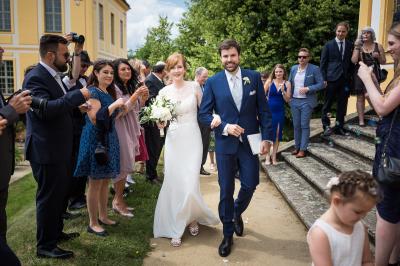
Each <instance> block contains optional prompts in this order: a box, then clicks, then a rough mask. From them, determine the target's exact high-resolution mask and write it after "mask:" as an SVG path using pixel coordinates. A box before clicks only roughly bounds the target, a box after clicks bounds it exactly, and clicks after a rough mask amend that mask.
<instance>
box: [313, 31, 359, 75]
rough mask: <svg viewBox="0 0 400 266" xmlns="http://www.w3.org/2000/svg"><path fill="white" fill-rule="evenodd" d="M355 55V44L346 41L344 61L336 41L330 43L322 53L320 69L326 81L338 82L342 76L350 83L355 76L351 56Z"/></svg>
mask: <svg viewBox="0 0 400 266" xmlns="http://www.w3.org/2000/svg"><path fill="white" fill-rule="evenodd" d="M352 54H353V43H352V42H351V41H349V40H345V49H344V55H343V59H342V56H341V54H340V52H339V46H338V45H337V42H336V39H333V40H330V41H328V42H327V43H326V44H325V46H324V48H323V49H322V53H321V61H320V67H321V72H322V77H323V78H324V81H336V80H338V79H339V78H340V77H341V76H342V74H343V76H344V78H345V79H346V82H348V81H349V79H350V77H351V75H352V74H353V63H352V62H351V55H352Z"/></svg>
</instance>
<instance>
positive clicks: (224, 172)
mask: <svg viewBox="0 0 400 266" xmlns="http://www.w3.org/2000/svg"><path fill="white" fill-rule="evenodd" d="M216 155H217V164H218V183H219V186H220V202H219V205H218V212H219V218H220V220H221V222H222V224H223V233H224V236H225V237H230V236H232V235H233V231H234V229H233V228H234V222H233V219H234V218H235V217H239V216H240V215H241V214H242V213H243V212H244V211H245V210H246V209H247V207H248V206H249V204H250V201H251V198H252V196H253V193H254V191H255V189H256V187H257V185H258V184H259V182H260V176H259V161H258V156H257V155H253V154H252V152H251V150H250V146H249V144H248V143H247V142H246V143H240V144H239V147H238V151H237V152H236V154H222V153H217V154H216ZM238 168H239V179H240V190H239V194H238V197H237V199H236V200H234V199H233V194H234V192H235V174H236V172H237V169H238Z"/></svg>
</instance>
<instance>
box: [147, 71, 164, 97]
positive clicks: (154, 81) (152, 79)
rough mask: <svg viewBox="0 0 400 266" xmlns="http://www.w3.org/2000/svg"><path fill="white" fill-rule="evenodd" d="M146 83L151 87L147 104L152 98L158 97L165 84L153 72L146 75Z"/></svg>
mask: <svg viewBox="0 0 400 266" xmlns="http://www.w3.org/2000/svg"><path fill="white" fill-rule="evenodd" d="M144 83H145V84H146V86H147V88H148V89H149V99H148V100H147V101H146V105H149V104H150V102H151V100H152V99H154V98H155V97H157V95H158V92H159V91H160V90H161V89H162V88H164V87H165V84H164V83H163V82H161V81H160V80H159V79H158V78H157V77H156V75H155V74H154V73H153V72H152V73H150V75H148V76H147V77H146V79H145V81H144Z"/></svg>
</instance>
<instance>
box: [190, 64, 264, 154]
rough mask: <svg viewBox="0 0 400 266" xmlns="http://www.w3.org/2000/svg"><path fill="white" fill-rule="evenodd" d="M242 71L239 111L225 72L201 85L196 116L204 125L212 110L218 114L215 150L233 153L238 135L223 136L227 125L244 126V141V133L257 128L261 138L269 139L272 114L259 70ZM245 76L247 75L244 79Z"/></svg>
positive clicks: (255, 131) (245, 137) (210, 119)
mask: <svg viewBox="0 0 400 266" xmlns="http://www.w3.org/2000/svg"><path fill="white" fill-rule="evenodd" d="M241 72H242V84H243V97H242V104H241V108H240V110H238V109H237V107H236V104H235V102H234V100H233V97H232V94H231V91H230V89H229V84H228V80H227V78H226V75H225V71H221V72H218V73H217V74H215V75H214V76H212V77H211V78H209V79H208V80H207V82H206V84H205V87H204V93H203V98H202V101H201V104H200V109H199V114H198V118H199V121H200V122H201V123H203V124H204V125H210V124H211V121H212V119H213V116H212V114H213V112H214V111H215V113H216V114H218V115H219V116H220V117H221V121H222V123H221V124H220V125H219V126H218V127H217V128H215V140H216V141H215V149H216V152H217V153H223V154H235V153H236V152H237V149H238V146H239V141H240V140H239V138H237V137H234V136H231V135H228V136H225V135H222V132H223V130H224V128H225V126H226V124H237V125H239V126H241V127H242V128H244V134H243V135H242V141H243V143H248V140H247V135H250V134H255V133H259V132H260V131H261V137H262V140H270V141H272V116H271V112H270V110H269V107H268V103H267V101H266V100H265V92H264V89H263V85H262V82H261V77H260V73H258V72H256V71H253V70H247V69H241ZM245 78H248V79H247V80H248V81H247V82H246V81H245V80H246V79H245ZM249 149H250V148H249Z"/></svg>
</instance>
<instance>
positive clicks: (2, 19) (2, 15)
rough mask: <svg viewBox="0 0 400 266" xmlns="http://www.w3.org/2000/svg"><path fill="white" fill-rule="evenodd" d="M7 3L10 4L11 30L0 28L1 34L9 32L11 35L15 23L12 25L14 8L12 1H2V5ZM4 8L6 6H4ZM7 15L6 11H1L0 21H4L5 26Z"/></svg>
mask: <svg viewBox="0 0 400 266" xmlns="http://www.w3.org/2000/svg"><path fill="white" fill-rule="evenodd" d="M6 2H8V7H9V10H8V13H9V26H10V28H9V29H7V28H0V32H8V33H11V32H12V29H13V23H12V11H13V10H12V6H11V0H0V3H3V4H4V3H6ZM3 6H4V5H3ZM5 13H6V11H5V10H4V11H2V10H0V20H1V21H4V24H5V22H6V18H5V17H4V16H5Z"/></svg>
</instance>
